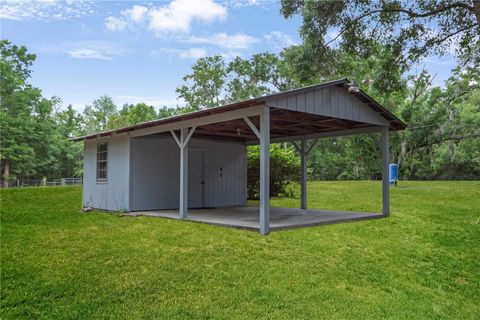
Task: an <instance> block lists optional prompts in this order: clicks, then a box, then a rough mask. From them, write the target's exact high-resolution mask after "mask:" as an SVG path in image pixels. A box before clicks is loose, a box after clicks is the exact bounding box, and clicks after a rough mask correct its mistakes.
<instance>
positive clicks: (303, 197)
mask: <svg viewBox="0 0 480 320" xmlns="http://www.w3.org/2000/svg"><path fill="white" fill-rule="evenodd" d="M306 144H307V141H306V140H305V139H302V140H301V141H300V158H301V171H302V172H301V175H300V186H301V188H300V209H307V150H306Z"/></svg>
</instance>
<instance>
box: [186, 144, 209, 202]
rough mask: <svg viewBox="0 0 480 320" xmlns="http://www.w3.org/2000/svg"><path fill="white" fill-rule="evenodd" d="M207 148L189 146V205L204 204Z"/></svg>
mask: <svg viewBox="0 0 480 320" xmlns="http://www.w3.org/2000/svg"><path fill="white" fill-rule="evenodd" d="M204 162H205V149H196V148H189V152H188V207H189V208H202V207H203V206H204V197H205V195H204V190H205V164H204Z"/></svg>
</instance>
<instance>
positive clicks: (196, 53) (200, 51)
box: [151, 48, 208, 60]
mask: <svg viewBox="0 0 480 320" xmlns="http://www.w3.org/2000/svg"><path fill="white" fill-rule="evenodd" d="M151 54H152V55H153V56H161V55H164V54H167V55H175V56H178V57H180V58H189V59H195V60H196V59H200V58H203V57H206V56H207V55H208V52H207V49H205V48H188V49H184V50H182V49H175V48H160V49H158V50H154V51H152V52H151Z"/></svg>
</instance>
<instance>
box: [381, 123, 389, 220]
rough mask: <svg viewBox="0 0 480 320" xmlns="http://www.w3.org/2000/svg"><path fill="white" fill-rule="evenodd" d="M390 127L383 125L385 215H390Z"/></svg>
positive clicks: (383, 200) (383, 206)
mask: <svg viewBox="0 0 480 320" xmlns="http://www.w3.org/2000/svg"><path fill="white" fill-rule="evenodd" d="M388 133H389V131H388V127H382V139H381V147H382V208H383V214H384V215H387V216H388V215H390V186H389V184H388V162H389V161H390V160H389V146H388Z"/></svg>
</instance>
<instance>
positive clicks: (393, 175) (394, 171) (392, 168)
mask: <svg viewBox="0 0 480 320" xmlns="http://www.w3.org/2000/svg"><path fill="white" fill-rule="evenodd" d="M388 176H389V177H390V178H389V181H390V184H397V182H398V165H397V164H396V163H390V165H389V166H388Z"/></svg>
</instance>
